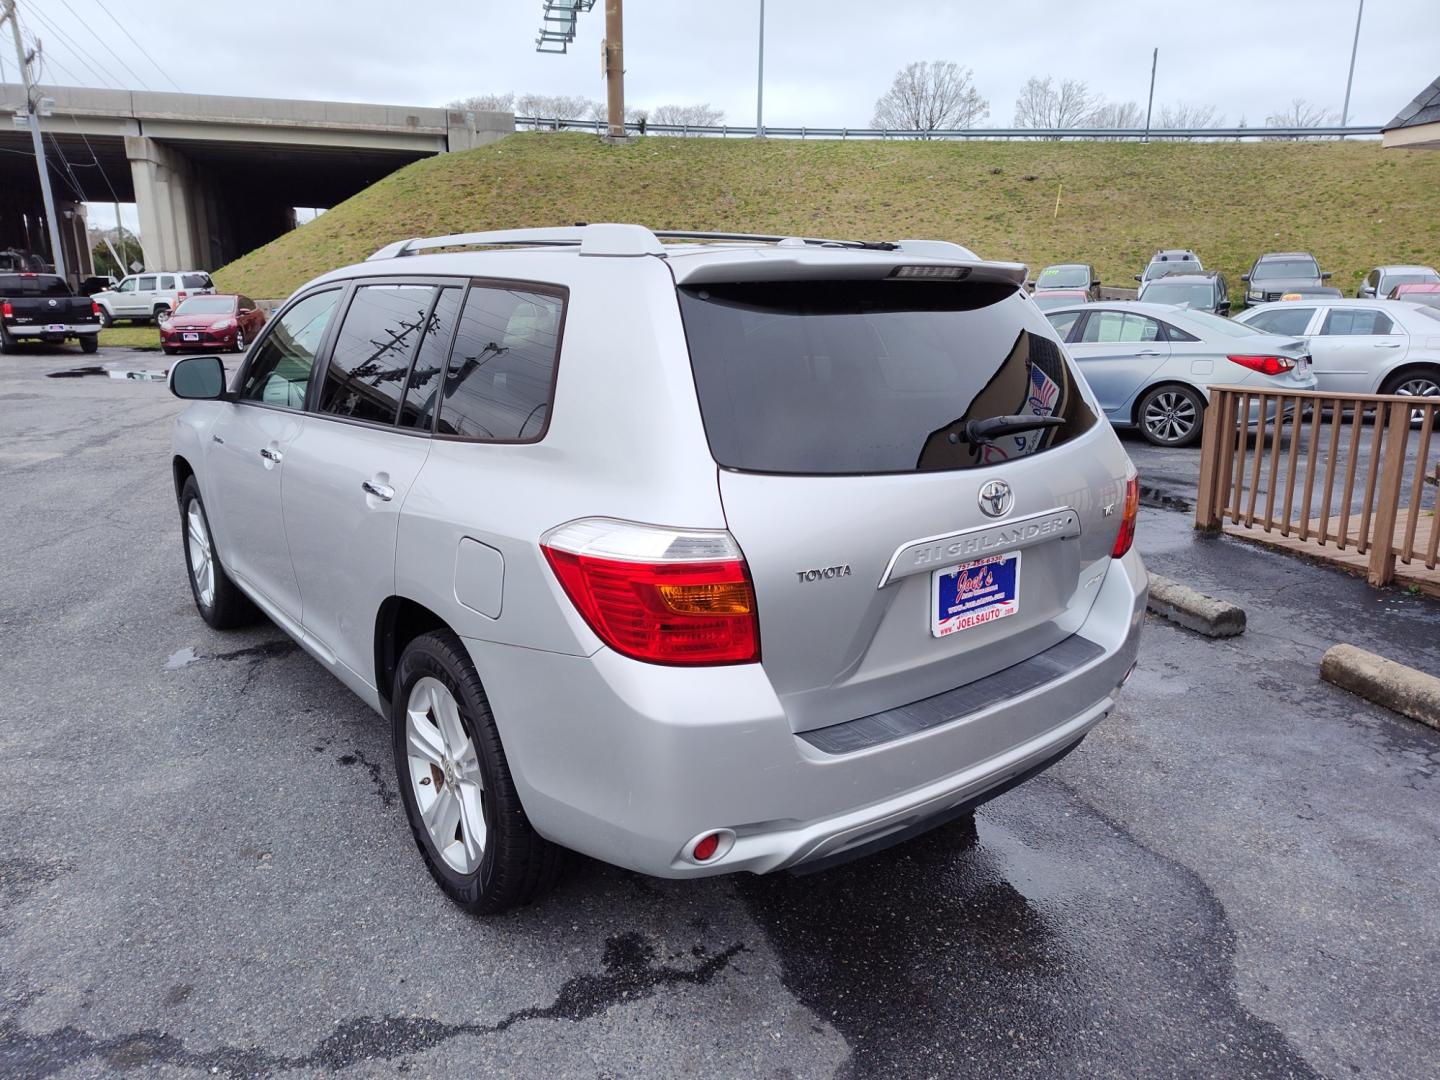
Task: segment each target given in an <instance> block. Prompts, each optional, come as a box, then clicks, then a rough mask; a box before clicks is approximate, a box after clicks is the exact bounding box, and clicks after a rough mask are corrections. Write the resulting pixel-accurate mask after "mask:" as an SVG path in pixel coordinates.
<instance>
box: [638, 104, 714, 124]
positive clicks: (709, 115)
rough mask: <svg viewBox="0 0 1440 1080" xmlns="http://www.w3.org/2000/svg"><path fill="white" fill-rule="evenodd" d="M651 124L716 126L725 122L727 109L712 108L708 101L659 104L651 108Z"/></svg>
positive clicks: (649, 118) (649, 119)
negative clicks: (686, 103)
mask: <svg viewBox="0 0 1440 1080" xmlns="http://www.w3.org/2000/svg"><path fill="white" fill-rule="evenodd" d="M648 121H649V123H651V124H674V125H675V126H676V127H681V126H684V125H687V124H688V125H689V126H690V127H715V126H717V125H719V124H723V123H724V122H725V110H724V109H716V108H712V107H711V105H710V103H709V102H708V101H706V102H702V103H701V104H699V105H657V106H655V108H653V109H651V110H650V115H649V117H648Z"/></svg>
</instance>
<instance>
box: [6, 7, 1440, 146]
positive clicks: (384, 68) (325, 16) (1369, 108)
mask: <svg viewBox="0 0 1440 1080" xmlns="http://www.w3.org/2000/svg"><path fill="white" fill-rule="evenodd" d="M20 2H21V13H22V18H23V20H24V21H25V23H26V24H27V25H28V27H29V29H30V30H31V31H32V32H34V33H35V34H37V35H38V36H39V37H41V39H42V40H43V41H44V44H45V50H46V52H47V53H48V54H49V55H50V57H51V61H52V62H51V65H50V67H49V71H48V77H49V79H50V81H52V82H55V83H69V84H74V83H77V82H78V83H82V84H86V85H96V84H99V85H107V84H112V85H113V84H116V83H120V82H123V83H124V84H125V85H126V86H127V87H141V88H143V86H145V85H148V87H149V88H151V89H157V90H158V89H173V88H174V86H178V87H179V88H181V89H183V90H186V91H193V92H196V93H213V94H245V95H263V96H270V97H296V98H316V99H332V100H341V101H367V102H383V103H390V104H404V105H442V104H445V103H446V102H448V101H450V100H452V99H454V98H458V97H464V96H466V95H469V94H475V93H485V92H490V91H508V90H515V91H520V92H524V91H534V92H538V93H566V94H584V95H586V96H589V97H592V98H596V99H600V98H603V96H604V84H603V81H602V79H601V77H600V62H599V55H600V39H601V37H602V36H603V31H604V13H603V8H604V0H600V3H598V4H597V5H596V8H595V10H594V11H592V12H590V13H588V14H586V15H582V16H581V17H580V29H579V36H578V38H577V40H576V41H575V43H574V44H573V45H572V46H571V51H570V53H569V54H568V55H565V56H550V55H541V54H537V53H536V52H535V50H534V38H535V33H536V30H537V28H538V26H539V21H540V10H541V2H540V0H505V2H500V0H469V2H460V0H406V2H404V3H395V2H394V0H383V2H382V0H347V2H345V3H343V4H341V3H325V2H321V3H317V2H314V0H311V2H308V3H298V2H296V0H287V2H279V0H249V2H247V3H245V4H243V5H234V4H228V3H216V4H208V5H206V4H182V5H180V6H178V7H177V6H176V5H174V4H153V3H146V2H144V0H20ZM102 5H103V6H104V8H105V10H106V11H108V12H110V13H112V14H113V15H114V16H115V17H116V18H117V19H118V20H119V21H120V22H121V23H122V24H123V25H124V27H125V29H126V30H128V31H129V32H130V34H131V35H133V37H134V38H135V39H136V40H137V41H138V42H140V43H141V45H143V47H144V49H145V50H146V51H148V52H149V54H150V55H151V56H152V57H154V59H155V60H157V61H158V62H159V68H160V69H163V73H162V71H161V70H158V69H157V67H156V66H155V64H154V63H152V62H151V61H150V60H149V59H147V58H146V57H145V56H144V55H143V54H142V52H141V51H140V48H139V47H138V46H137V45H136V44H134V43H133V42H131V41H130V40H128V39H127V38H126V37H125V36H124V34H123V33H122V32H121V30H120V29H118V28H117V26H116V24H115V23H114V22H112V21H111V20H110V18H108V17H107V15H106V14H105V13H103V12H102V11H101V6H102ZM1356 5H1357V0H1180V2H1175V0H1164V2H1149V3H1146V2H1143V0H1129V2H1125V3H1120V2H1111V0H1066V2H1063V3H1060V2H1054V0H1029V2H1028V3H1027V2H1015V0H1010V2H1005V3H995V2H985V3H971V2H968V0H967V2H960V0H948V2H947V0H828V2H821V0H768V3H767V5H766V6H767V12H766V15H767V23H766V37H765V72H766V80H765V119H766V122H767V123H771V124H777V125H800V124H806V125H814V126H817V127H840V126H852V127H858V126H866V125H868V124H869V122H870V116H871V111H872V109H873V107H874V103H875V99H876V98H877V97H878V96H879V95H880V94H881V93H883V92H884V90H885V88H886V86H887V85H888V84H889V82H890V80H891V78H892V77H893V76H894V74H895V72H896V70H897V69H898V68H900V67H901V66H903V65H904V64H906V63H908V62H910V61H912V60H936V59H940V60H953V61H955V62H957V63H959V64H962V65H965V66H967V67H970V68H973V69H974V72H975V83H976V85H977V87H978V88H979V90H980V92H981V93H982V94H983V95H984V96H985V97H986V98H988V99H989V101H990V117H989V120H988V121H986V123H987V124H988V125H990V126H1006V125H1008V124H1009V123H1010V122H1011V120H1012V118H1013V115H1014V105H1015V97H1016V94H1017V93H1018V91H1019V89H1020V86H1021V84H1022V83H1023V82H1024V81H1025V79H1026V78H1028V77H1029V76H1031V75H1054V76H1056V77H1057V78H1067V77H1068V78H1076V79H1083V80H1085V81H1086V82H1088V83H1089V84H1090V86H1091V88H1092V89H1093V90H1096V91H1098V92H1100V93H1102V94H1104V95H1105V96H1106V97H1108V98H1111V99H1116V100H1122V101H1124V100H1131V101H1136V102H1138V103H1140V104H1141V105H1142V106H1143V104H1144V101H1145V95H1146V92H1147V88H1148V81H1149V77H1150V50H1151V49H1152V48H1154V47H1156V46H1158V47H1159V49H1160V64H1159V74H1158V77H1157V79H1156V87H1155V102H1156V106H1157V108H1158V107H1159V106H1160V105H1162V104H1168V103H1173V102H1177V101H1189V102H1196V103H1201V104H1213V105H1215V106H1217V107H1218V109H1219V110H1220V112H1221V113H1222V114H1223V115H1224V118H1225V119H1226V120H1227V121H1228V122H1230V123H1235V122H1237V121H1239V120H1240V119H1241V118H1242V117H1243V118H1244V119H1245V121H1246V122H1247V123H1248V124H1250V125H1251V126H1257V125H1259V124H1263V123H1264V120H1265V116H1266V114H1267V113H1269V112H1271V111H1273V110H1276V109H1278V108H1281V107H1283V106H1284V105H1286V104H1287V103H1288V102H1289V101H1290V99H1292V98H1295V97H1303V98H1306V99H1308V100H1309V101H1311V102H1313V103H1315V104H1318V105H1321V106H1323V107H1325V108H1326V109H1329V110H1333V111H1334V112H1336V113H1338V112H1339V110H1340V106H1341V101H1342V99H1343V98H1344V93H1345V74H1346V68H1347V66H1348V64H1349V61H1350V44H1351V38H1352V34H1353V31H1354V26H1355V11H1356ZM625 13H626V28H625V29H626V41H625V46H626V48H625V59H626V65H625V66H626V95H627V102H628V103H629V104H632V105H640V106H651V107H653V106H655V105H659V104H664V103H667V102H676V103H690V102H702V101H704V102H709V103H710V104H712V105H714V106H717V107H719V108H721V109H724V110H725V114H726V118H727V119H728V120H730V121H731V122H734V123H737V124H752V123H754V120H755V76H756V63H755V61H756V57H755V45H756V29H757V24H758V13H759V0H708V2H703V3H702V2H700V0H627V3H626V5H625ZM47 20H48V22H49V23H50V24H51V25H50V26H47V25H46V21H47ZM51 27H54V28H55V29H52V28H51ZM82 27H83V29H82ZM92 31H93V32H94V34H93V35H92V33H91V32H92ZM67 35H68V38H69V40H67ZM96 35H98V39H99V40H97V36H96ZM102 42H103V44H102ZM77 46H78V48H77ZM110 50H113V52H112V51H110ZM87 54H88V55H87ZM87 65H88V66H87ZM127 68H128V69H129V70H128V71H127V70H126V69H127ZM62 69H63V70H62ZM8 71H9V73H10V75H11V77H12V78H13V73H14V65H13V62H11V63H10V64H9V65H8ZM97 74H100V75H106V74H108V75H109V76H110V78H109V79H105V78H97V77H96V75H97ZM1437 75H1440V0H1370V2H1369V3H1368V4H1367V5H1366V10H1365V19H1364V24H1363V26H1362V28H1361V34H1360V53H1359V58H1358V60H1357V62H1356V67H1355V87H1354V92H1353V95H1352V98H1351V105H1350V119H1351V122H1352V123H1357V124H1378V123H1383V122H1385V121H1387V120H1389V119H1390V118H1391V117H1392V116H1394V114H1395V113H1396V112H1397V111H1399V109H1400V108H1401V107H1402V106H1404V105H1405V104H1406V103H1407V102H1408V101H1409V100H1410V99H1411V98H1413V97H1414V96H1415V95H1416V94H1417V93H1419V92H1420V90H1421V89H1422V88H1424V87H1425V86H1426V85H1427V84H1428V83H1429V82H1430V81H1431V80H1432V79H1434V78H1435V77H1436V76H1437ZM71 76H74V77H73V78H72V77H71ZM137 76H138V78H137ZM172 80H173V84H174V85H172Z"/></svg>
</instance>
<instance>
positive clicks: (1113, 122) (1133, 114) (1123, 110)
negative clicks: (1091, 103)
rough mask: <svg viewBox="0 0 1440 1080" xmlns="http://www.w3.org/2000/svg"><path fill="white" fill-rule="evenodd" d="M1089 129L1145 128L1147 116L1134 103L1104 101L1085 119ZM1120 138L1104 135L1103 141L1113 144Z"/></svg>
mask: <svg viewBox="0 0 1440 1080" xmlns="http://www.w3.org/2000/svg"><path fill="white" fill-rule="evenodd" d="M1085 125H1086V126H1087V127H1097V128H1143V127H1144V126H1145V114H1144V113H1143V112H1141V111H1140V106H1139V105H1136V104H1135V102H1133V101H1104V102H1101V103H1100V104H1099V105H1096V106H1095V108H1093V109H1091V110H1090V115H1089V116H1088V117H1086V119H1085ZM1117 137H1118V136H1114V135H1102V136H1101V137H1100V138H1101V139H1102V141H1106V142H1113V141H1115V139H1116V138H1117Z"/></svg>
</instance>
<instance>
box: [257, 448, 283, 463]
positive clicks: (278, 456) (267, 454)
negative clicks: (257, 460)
mask: <svg viewBox="0 0 1440 1080" xmlns="http://www.w3.org/2000/svg"><path fill="white" fill-rule="evenodd" d="M260 456H261V457H263V458H264V459H265V460H266V461H273V462H275V464H277V465H278V464H280V462H281V461H283V460H284V459H285V455H284V454H282V453H281V452H280V451H279V450H271V449H270V447H268V446H262V447H261V448H260Z"/></svg>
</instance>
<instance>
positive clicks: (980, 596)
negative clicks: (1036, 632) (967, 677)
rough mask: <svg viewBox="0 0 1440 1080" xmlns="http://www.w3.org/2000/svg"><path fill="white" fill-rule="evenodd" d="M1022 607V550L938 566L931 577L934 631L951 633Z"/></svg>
mask: <svg viewBox="0 0 1440 1080" xmlns="http://www.w3.org/2000/svg"><path fill="white" fill-rule="evenodd" d="M1019 610H1020V552H1018V551H1012V552H1009V553H1008V554H1005V555H991V556H988V557H987V558H984V559H976V560H974V561H973V562H967V563H960V564H959V565H958V566H947V567H945V568H944V569H942V570H936V571H935V573H934V574H932V575H931V577H930V633H931V634H933V635H934V636H935V637H937V638H941V637H948V636H950V635H951V634H954V633H958V632H959V631H961V630H968V629H970V628H971V627H972V626H979V625H980V624H982V623H988V622H994V621H995V620H996V619H1003V618H1005V617H1006V616H1007V615H1014V614H1015V613H1016V612H1017V611H1019Z"/></svg>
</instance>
